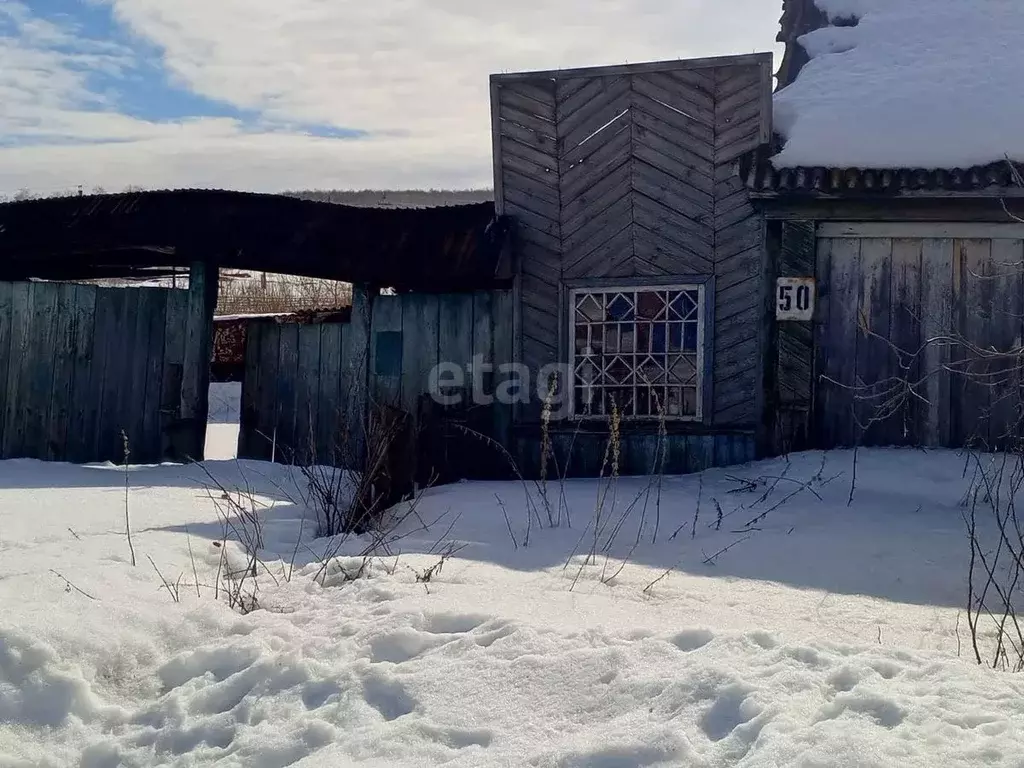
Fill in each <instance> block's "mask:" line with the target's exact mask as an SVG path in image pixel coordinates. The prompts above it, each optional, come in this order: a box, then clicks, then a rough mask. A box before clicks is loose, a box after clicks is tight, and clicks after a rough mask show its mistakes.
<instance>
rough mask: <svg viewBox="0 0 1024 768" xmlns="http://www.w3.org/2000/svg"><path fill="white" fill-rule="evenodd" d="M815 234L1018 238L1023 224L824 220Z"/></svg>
mask: <svg viewBox="0 0 1024 768" xmlns="http://www.w3.org/2000/svg"><path fill="white" fill-rule="evenodd" d="M818 237H830V238H843V237H853V238H865V237H872V238H873V237H891V238H922V237H927V238H938V239H950V238H952V239H963V240H988V239H995V240H1000V239H1002V240H1019V239H1022V238H1024V224H1016V223H1014V224H998V223H980V224H975V223H970V222H952V223H948V224H946V223H937V222H936V223H932V222H906V221H892V222H888V221H887V222H881V221H880V222H859V221H858V222H824V223H822V224H819V225H818Z"/></svg>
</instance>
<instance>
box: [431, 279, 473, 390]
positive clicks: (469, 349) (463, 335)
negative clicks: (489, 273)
mask: <svg viewBox="0 0 1024 768" xmlns="http://www.w3.org/2000/svg"><path fill="white" fill-rule="evenodd" d="M472 356H473V295H472V294H469V293H449V294H446V295H445V296H443V297H442V299H441V307H440V311H439V312H438V362H440V363H452V364H454V365H457V366H459V367H462V368H463V370H465V366H466V364H467V363H468V362H469V361H470V359H471V358H472ZM469 385H470V382H468V381H466V382H465V386H464V387H463V397H464V398H465V396H466V392H468V390H469Z"/></svg>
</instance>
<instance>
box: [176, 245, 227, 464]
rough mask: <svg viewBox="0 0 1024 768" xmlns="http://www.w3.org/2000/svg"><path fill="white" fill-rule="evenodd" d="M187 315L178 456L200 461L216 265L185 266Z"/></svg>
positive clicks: (214, 303)
mask: <svg viewBox="0 0 1024 768" xmlns="http://www.w3.org/2000/svg"><path fill="white" fill-rule="evenodd" d="M188 279H189V283H188V316H187V320H186V323H185V360H184V364H183V366H182V375H181V409H180V414H181V417H180V418H181V421H180V424H179V429H180V431H179V432H178V438H179V440H178V446H177V450H176V451H175V453H176V454H177V456H178V458H181V459H187V460H194V461H201V460H202V459H203V457H204V451H205V443H206V417H207V412H208V410H209V402H208V392H207V390H208V389H209V386H210V352H211V345H212V343H213V312H214V308H215V307H216V306H217V283H218V270H217V267H216V266H214V265H212V264H209V263H207V262H204V261H193V262H192V264H191V266H190V267H189V277H188Z"/></svg>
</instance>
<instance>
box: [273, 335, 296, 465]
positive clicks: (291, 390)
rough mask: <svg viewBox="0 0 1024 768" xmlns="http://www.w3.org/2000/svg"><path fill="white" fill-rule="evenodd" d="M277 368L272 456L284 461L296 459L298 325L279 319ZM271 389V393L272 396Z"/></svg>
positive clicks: (286, 462) (287, 462)
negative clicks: (275, 416) (275, 417)
mask: <svg viewBox="0 0 1024 768" xmlns="http://www.w3.org/2000/svg"><path fill="white" fill-rule="evenodd" d="M278 329H279V331H280V347H279V352H278V364H277V365H278V368H277V384H276V387H275V388H276V390H277V392H276V395H277V402H278V407H277V419H276V420H275V430H274V434H275V438H274V443H275V445H276V446H277V447H276V449H275V454H276V455H275V460H276V461H278V462H281V463H284V464H292V463H294V462H295V461H296V458H297V456H296V442H295V434H296V430H295V425H296V422H297V421H298V400H297V394H298V389H297V385H298V378H299V325H298V323H281V324H280V325H279V326H278ZM273 394H274V393H272V394H271V396H273Z"/></svg>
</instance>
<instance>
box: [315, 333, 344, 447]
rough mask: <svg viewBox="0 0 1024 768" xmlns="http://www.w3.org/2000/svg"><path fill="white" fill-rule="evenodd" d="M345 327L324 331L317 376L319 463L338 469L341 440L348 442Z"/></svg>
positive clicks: (321, 339) (317, 445)
mask: <svg viewBox="0 0 1024 768" xmlns="http://www.w3.org/2000/svg"><path fill="white" fill-rule="evenodd" d="M344 329H345V325H343V324H342V323H324V324H322V325H321V326H319V330H320V367H319V370H318V372H317V421H316V436H315V440H316V449H317V460H318V461H320V462H323V463H325V464H329V465H331V466H338V465H339V460H340V459H341V458H343V457H342V456H340V455H338V454H339V448H341V446H339V445H338V444H337V443H338V441H339V440H343V439H344V422H345V419H344V417H345V411H344V407H343V402H342V367H343V365H344V363H345V360H344V358H343V357H342V345H343V339H342V336H343V333H344Z"/></svg>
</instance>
